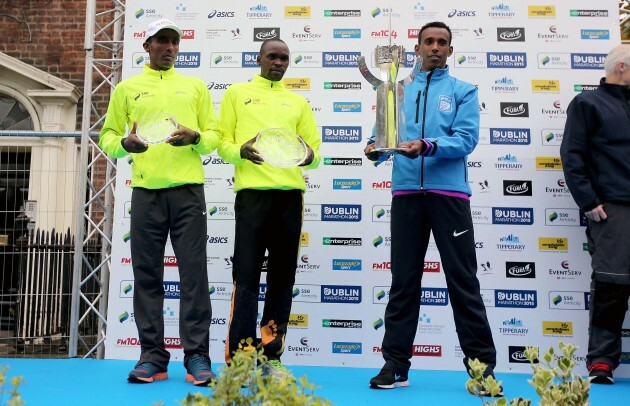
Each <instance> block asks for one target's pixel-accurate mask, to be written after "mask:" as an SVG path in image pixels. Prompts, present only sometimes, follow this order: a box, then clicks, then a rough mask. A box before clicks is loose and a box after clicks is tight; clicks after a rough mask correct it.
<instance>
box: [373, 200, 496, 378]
mask: <svg viewBox="0 0 630 406" xmlns="http://www.w3.org/2000/svg"><path fill="white" fill-rule="evenodd" d="M431 231H433V237H434V239H435V243H436V245H437V247H438V250H439V252H440V258H441V259H442V265H443V269H444V275H445V277H446V285H447V287H448V292H449V299H450V303H451V307H452V308H453V316H454V319H455V327H456V330H457V336H458V338H459V343H460V345H461V347H462V350H463V352H464V355H465V357H466V358H465V359H464V362H465V363H466V362H467V359H468V358H477V359H479V360H480V361H482V362H484V363H486V364H488V365H489V366H490V367H492V368H494V366H495V365H496V350H495V347H494V341H493V339H492V332H491V331H490V325H489V324H488V318H487V316H486V308H485V306H484V304H483V300H482V298H481V294H480V287H479V281H478V279H477V257H476V253H475V237H474V231H473V223H472V218H471V213H470V203H469V201H468V200H465V199H461V198H457V197H450V196H444V195H440V194H436V193H414V194H406V195H398V196H394V198H393V199H392V218H391V237H392V247H391V257H392V286H391V289H390V293H389V302H388V304H387V308H386V310H385V336H384V338H383V347H382V351H383V358H385V366H384V368H387V369H391V370H393V371H394V372H396V373H398V374H400V375H407V371H408V370H409V368H410V366H411V362H410V361H409V360H410V359H411V357H412V355H413V344H414V337H415V335H416V330H417V327H418V316H419V312H420V297H421V280H422V273H423V270H424V257H425V254H426V251H427V246H428V244H429V237H430V233H431ZM466 367H468V366H467V365H466Z"/></svg>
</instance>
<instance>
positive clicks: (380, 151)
mask: <svg viewBox="0 0 630 406" xmlns="http://www.w3.org/2000/svg"><path fill="white" fill-rule="evenodd" d="M373 151H374V152H376V153H377V154H379V155H393V154H400V153H402V152H406V151H407V148H374V150H373Z"/></svg>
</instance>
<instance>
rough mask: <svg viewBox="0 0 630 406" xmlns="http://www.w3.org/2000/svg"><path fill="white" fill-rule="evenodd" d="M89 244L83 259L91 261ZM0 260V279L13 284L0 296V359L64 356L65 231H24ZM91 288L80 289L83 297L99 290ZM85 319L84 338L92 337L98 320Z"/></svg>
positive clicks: (69, 266) (68, 272) (70, 258)
mask: <svg viewBox="0 0 630 406" xmlns="http://www.w3.org/2000/svg"><path fill="white" fill-rule="evenodd" d="M93 245H94V247H92V248H91V249H90V250H89V254H88V258H89V257H90V256H93V257H94V258H93V260H94V261H96V260H97V259H98V258H96V256H100V244H98V243H94V244H93ZM0 256H4V258H3V259H2V260H0V263H3V264H4V268H5V269H3V275H4V276H7V275H10V278H9V280H11V281H12V283H11V284H9V285H11V286H3V287H2V288H3V289H2V291H1V293H0V305H2V307H1V308H0V321H1V324H0V356H8V357H12V356H13V357H64V356H67V344H68V336H69V332H70V312H71V297H72V272H73V265H74V238H73V236H72V235H71V234H70V230H68V231H66V232H65V233H63V234H62V233H59V232H56V231H55V230H52V231H50V232H48V231H42V230H39V229H38V230H36V231H30V232H27V233H26V234H24V235H23V236H22V237H19V238H17V239H16V240H15V242H14V244H13V245H12V246H11V247H4V250H0ZM85 268H86V270H85V271H86V272H87V267H85ZM5 279H6V278H5ZM96 283H97V282H90V285H94V286H88V287H87V289H84V290H83V291H84V292H87V293H86V295H87V297H88V298H90V297H96V295H98V294H99V292H100V291H101V287H100V286H96ZM3 285H4V284H3ZM82 307H86V305H82ZM83 310H85V309H83ZM86 317H89V318H92V319H93V320H87V322H84V323H83V327H82V328H83V329H88V330H91V331H84V333H85V334H86V335H88V336H89V335H90V333H93V334H94V336H96V335H97V323H98V320H97V318H96V317H95V316H90V315H89V314H88V315H87V316H86Z"/></svg>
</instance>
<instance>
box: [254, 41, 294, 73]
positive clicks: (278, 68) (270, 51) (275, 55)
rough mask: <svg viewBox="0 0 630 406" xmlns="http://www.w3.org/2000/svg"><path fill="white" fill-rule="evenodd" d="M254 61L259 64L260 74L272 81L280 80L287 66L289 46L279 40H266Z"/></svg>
mask: <svg viewBox="0 0 630 406" xmlns="http://www.w3.org/2000/svg"><path fill="white" fill-rule="evenodd" d="M256 61H257V62H258V64H259V65H260V76H262V77H263V78H265V79H267V80H271V81H274V82H276V81H278V80H281V79H282V77H283V76H284V73H285V72H286V71H287V69H288V68H289V47H287V44H285V43H283V42H279V41H271V42H268V43H267V44H265V47H264V48H263V49H261V50H260V55H258V58H257V59H256Z"/></svg>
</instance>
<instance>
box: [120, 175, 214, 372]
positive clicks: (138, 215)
mask: <svg viewBox="0 0 630 406" xmlns="http://www.w3.org/2000/svg"><path fill="white" fill-rule="evenodd" d="M130 231H131V262H132V265H133V276H134V281H135V282H134V294H133V312H134V318H135V321H136V326H137V328H138V335H139V338H140V344H141V354H140V361H138V364H141V363H143V362H151V363H152V364H155V365H156V366H158V367H159V368H161V369H163V370H166V367H167V365H168V361H169V359H170V354H169V352H168V351H167V350H166V349H165V348H164V316H163V310H164V285H163V282H164V250H165V245H166V240H167V237H168V236H169V233H170V236H171V244H172V246H173V250H174V252H175V256H176V258H177V263H178V268H179V279H180V285H179V286H180V301H179V336H180V339H181V344H182V347H183V349H184V364H186V362H187V360H188V358H189V357H190V356H191V355H193V354H204V355H208V349H209V341H210V321H211V318H212V309H211V307H210V294H209V291H208V270H207V258H206V239H207V216H206V201H205V197H204V190H203V185H183V186H177V187H173V188H167V189H156V190H149V189H143V188H134V189H133V192H132V197H131V230H130Z"/></svg>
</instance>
